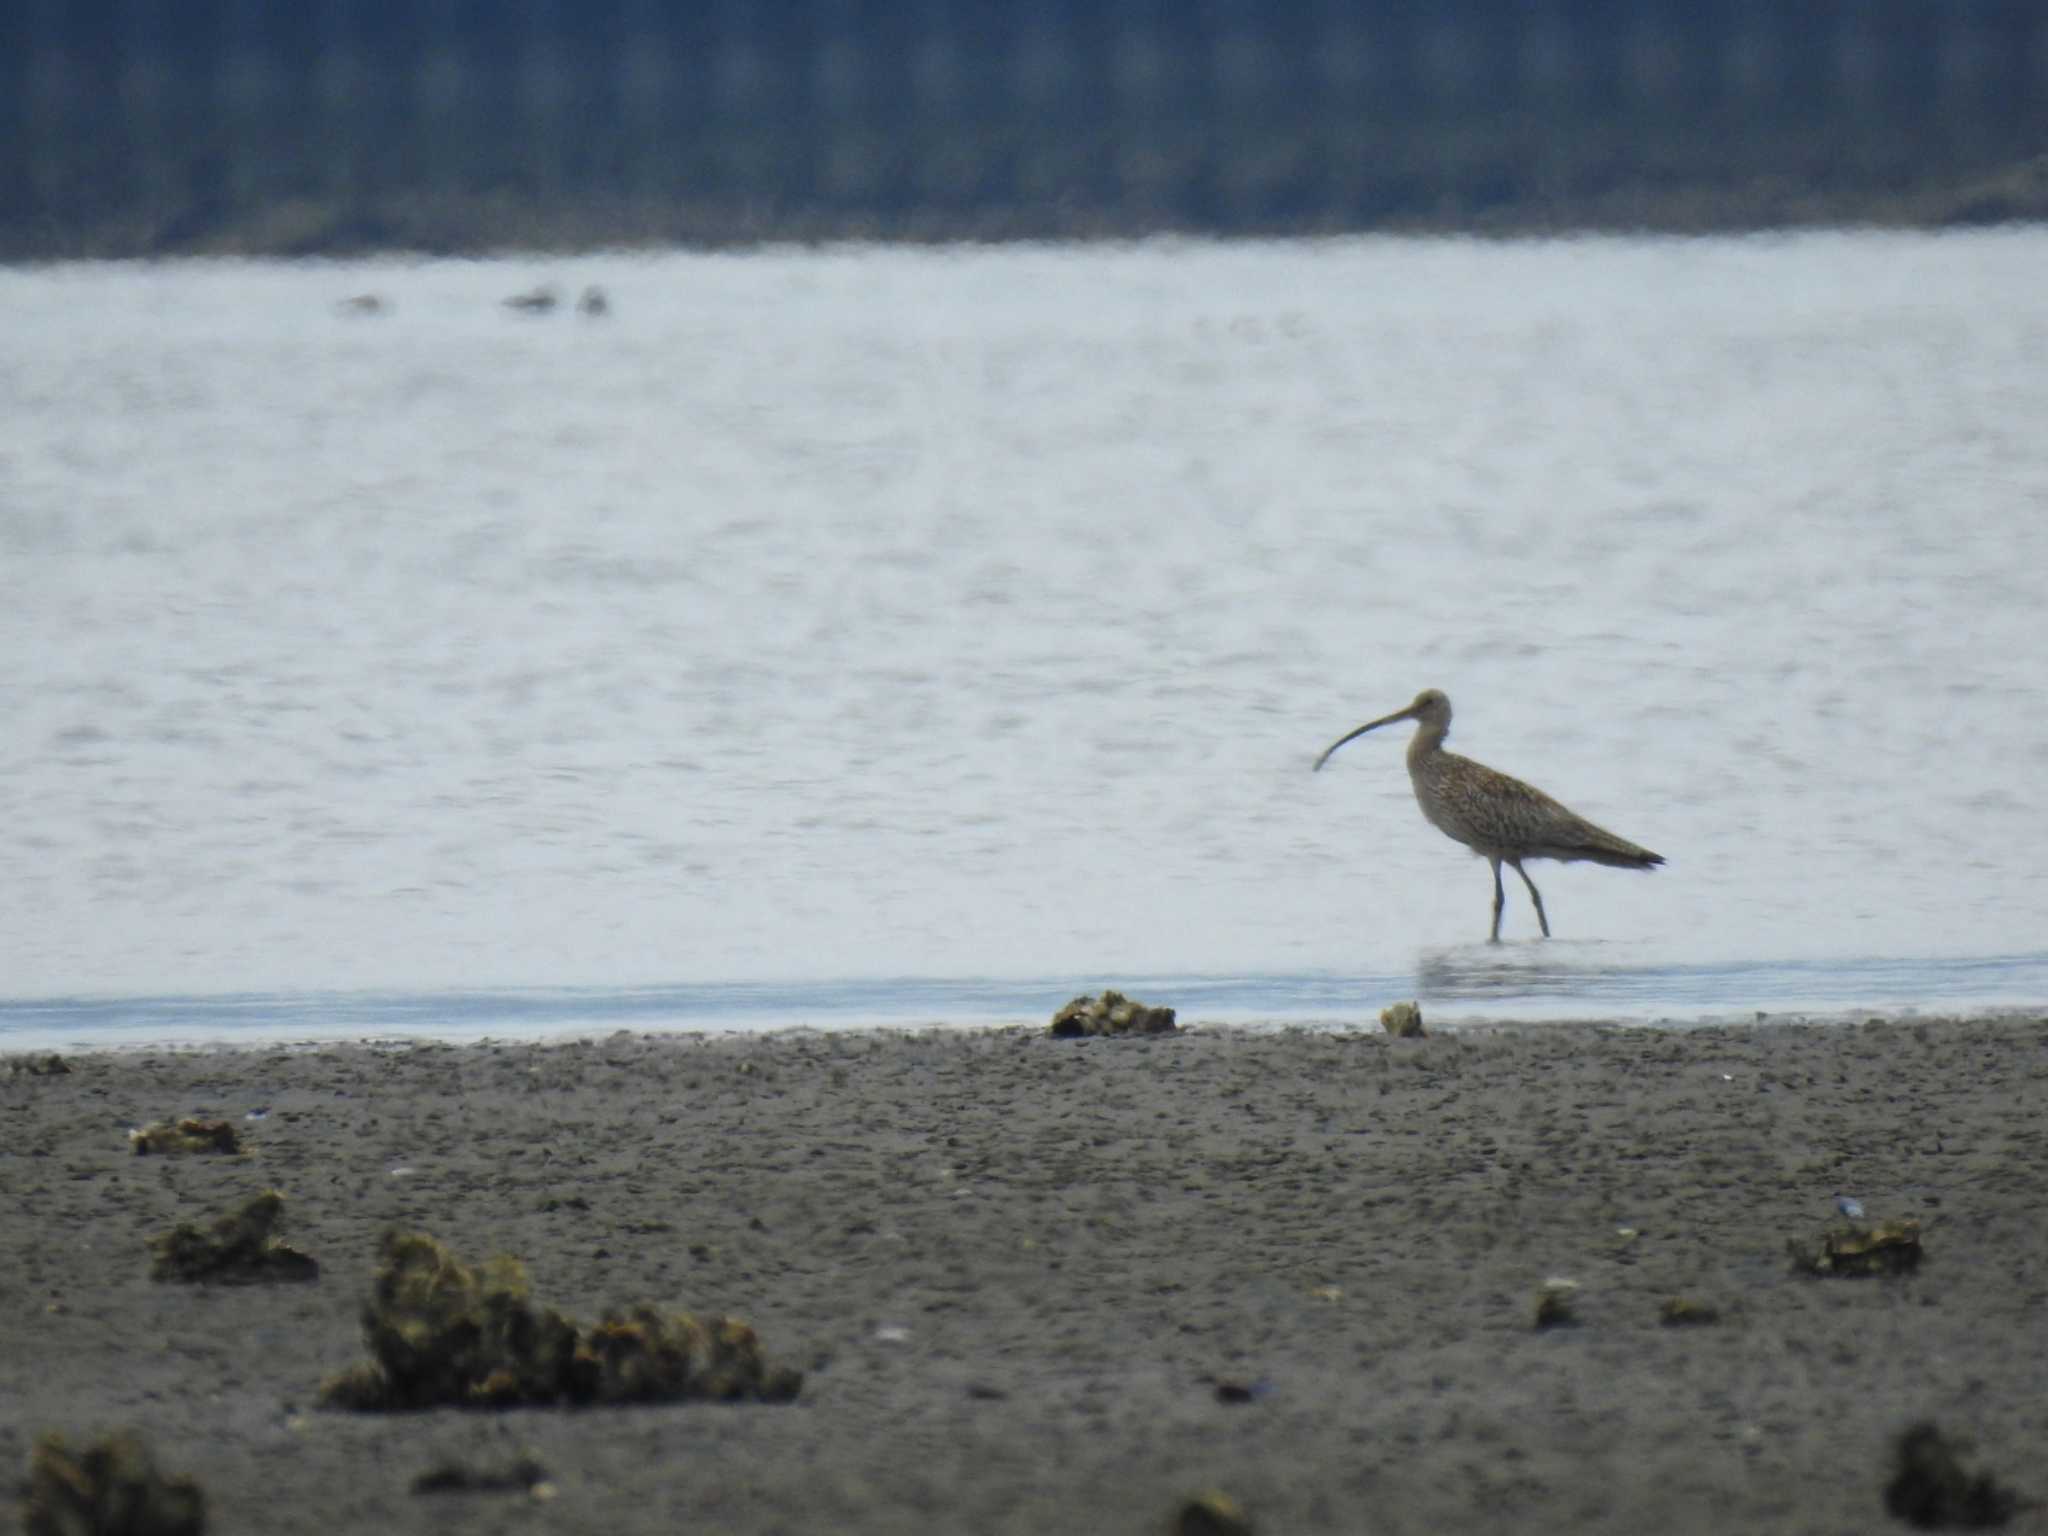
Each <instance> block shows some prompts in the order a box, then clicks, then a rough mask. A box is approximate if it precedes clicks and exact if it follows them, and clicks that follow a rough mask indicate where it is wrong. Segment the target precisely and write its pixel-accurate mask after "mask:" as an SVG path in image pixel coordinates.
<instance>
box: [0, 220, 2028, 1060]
mask: <svg viewBox="0 0 2048 1536" xmlns="http://www.w3.org/2000/svg"><path fill="white" fill-rule="evenodd" d="M2044 260H2048V231H2027V232H2008V233H1986V234H1970V235H1949V236H1939V237H1930V236H1894V235H1868V234H1858V235H1812V236H1802V237H1799V238H1794V239H1758V240H1715V241H1695V242H1680V241H1613V240H1606V241H1573V242H1551V243H1517V244H1493V245H1479V244H1470V243H1459V242H1419V241H1418V242H1400V241H1345V242H1335V243H1318V244H1278V245H1266V246H1252V245H1236V246H1201V245H1175V244H1162V245H1146V246H1140V247H1135V248H1122V249H1116V248H1076V249H1062V248H1002V249H991V250H986V251H972V252H967V251H895V250H877V251H861V250H839V251H824V252H794V251H792V252H780V253H773V252H771V253H767V254H754V255H743V256H675V257H668V258H662V259H658V260H648V259H631V258H625V257H616V258H590V259H586V260H581V261H576V262H550V263H530V262H521V261H508V262H492V263H454V262H448V263H427V264H384V265H347V266H331V265H296V266H290V265H275V264H271V265H261V264H259V265H250V264H196V265H195V264H180V265H172V266H163V267H134V266H89V267H74V268H54V269H41V270H17V271H7V272H0V335H5V336H6V337H7V340H8V345H7V346H6V347H5V348H4V349H0V655H4V656H5V658H6V661H7V666H6V667H5V669H4V673H0V712H4V716H5V718H6V719H7V721H8V723H9V725H8V730H7V732H6V735H5V738H4V744H0V805H4V806H5V807H6V814H5V816H4V818H0V867H4V868H5V870H6V871H7V878H6V880H4V881H0V998H5V999H11V1000H10V1001H0V1038H7V1037H9V1036H13V1037H16V1038H22V1039H25V1038H27V1037H28V1035H29V1033H30V1032H32V1031H33V1032H36V1033H38V1034H41V1033H46V1032H52V1031H53V1032H54V1033H55V1034H57V1035H66V1034H67V1033H68V1034H69V1035H72V1036H93V1037H97V1036H98V1032H101V1031H104V1032H106V1037H107V1038H112V1036H113V1035H114V1034H122V1033H127V1034H136V1033H141V1034H147V1033H150V1032H152V1031H155V1032H158V1033H164V1034H178V1035H193V1034H197V1035H204V1034H207V1033H215V1032H220V1033H244V1032H246V1031H247V1030H250V1029H253V1030H254V1031H256V1032H257V1033H259V1034H274V1035H284V1034H294V1033H297V1034H306V1033H312V1034H317V1033H321V1032H334V1033H354V1032H359V1031H360V1032H369V1033H384V1032H398V1031H399V1030H400V1027H401V1026H403V1025H405V1024H406V1022H407V1021H410V1022H411V1026H412V1027H413V1028H414V1029H415V1030H416V1031H417V1032H427V1031H429V1030H431V1029H445V1030H452V1031H454V1032H457V1033H473V1034H474V1033H490V1032H493V1031H497V1030H508V1029H513V1028H517V1027H521V1025H522V1021H525V1025H526V1026H528V1027H540V1024H539V1023H536V1021H544V1022H546V1024H547V1025H548V1026H549V1027H584V1026H586V1025H588V1026H591V1027H610V1025H611V1024H612V1023H629V1024H632V1025H634V1026H635V1027H638V1026H639V1025H641V1024H643V1023H670V1024H680V1025H684V1026H688V1025H690V1024H693V1023H699V1022H707V1021H721V1022H724V1021H734V1020H737V1021H740V1022H746V1021H748V1020H751V1019H769V1020H772V1021H773V1022H778V1023H780V1022H802V1021H805V1020H807V1019H808V1020H814V1021H815V1020H825V1021H830V1020H832V1019H839V1018H859V1019H861V1020H863V1021H866V1020H872V1019H883V1020H889V1019H894V1020H908V1019H921V1018H936V1017H947V1018H951V1017H963V1018H980V1017H994V1016H1002V1017H1031V1018H1037V1017H1043V1016H1044V1015H1045V1014H1046V1013H1048V1012H1049V1011H1050V1009H1051V1008H1052V1007H1053V1006H1055V1005H1056V1004H1057V1003H1058V1002H1059V1001H1061V1000H1063V999H1064V997H1065V996H1067V995H1069V994H1071V993H1073V992H1076V991H1080V990H1084V989H1091V990H1092V989H1093V988H1094V987H1095V986H1097V985H1099V984H1100V983H1101V982H1102V981H1104V980H1105V979H1109V978H1116V977H1123V978H1128V979H1130V981H1131V985H1132V986H1133V987H1134V988H1140V989H1143V995H1148V996H1149V995H1151V993H1154V992H1157V993H1159V994H1161V996H1160V999H1159V1000H1162V1001H1168V1002H1173V1003H1176V1004H1177V1005H1179V1006H1181V1007H1182V1009H1183V1012H1184V1013H1188V1014H1190V1015H1201V1016H1206V1015H1210V1014H1213V1015H1215V1016H1219V1017H1236V1016H1242V1017H1345V1018H1355V1017H1358V1016H1359V1015H1361V1014H1364V1013H1369V1012H1371V1011H1374V1010H1376V1009H1377V1007H1378V1006H1379V1004H1380V1003H1382V1002H1384V1001H1386V1000H1388V997H1389V994H1390V993H1392V994H1398V995H1420V996H1422V998H1423V999H1424V1001H1425V1003H1428V1004H1435V1005H1437V1007H1438V1009H1439V1011H1440V1012H1441V1011H1444V1010H1448V1011H1449V1012H1450V1013H1452V1014H1470V1015H1480V1014H1484V1015H1488V1016H1492V1015H1500V1014H1516V1013H1533V1014H1537V1015H1544V1014H1552V1013H1579V1014H1582V1015H1583V1014H1587V1013H1598V1014H1601V1015H1613V1016H1622V1017H1642V1018H1656V1017H1693V1016H1702V1015H1714V1014H1730V1013H1734V1014H1744V1015H1746V1014H1747V1012H1748V1011H1749V1010H1751V1009H1755V1008H1765V1009H1779V1010H1783V1009H1800V1008H1809V1009H1816V1010H1822V1009H1842V1010H1848V1009H1861V1008H1866V1007H1870V1008H1879V1009H1897V1008H1903V1007H1909V1006H1921V1007H1929V1008H1933V1007H1957V1006H1981V1005H1986V1004H2029V1003H2038V1002H2040V1001H2041V1000H2042V999H2043V998H2044V997H2048V985H2044V982H2048V948H2044V945H2043V940H2042V915H2043V912H2044V907H2048V900H2044V897H2048V891H2044V886H2043V881H2044V879H2048V875H2044V873H2043V872H2042V870H2041V868H2040V867H2039V865H2038V862H2037V861H2036V860H2035V858H2034V850H2033V847H2032V843H2033V841H2034V840H2035V838H2034V834H2035V830H2036V829H2037V828H2039V827H2040V826H2041V825H2043V824H2044V815H2043V810H2044V808H2043V805H2042V794H2041V790H2040V785H2041V784H2042V782H2043V779H2044V772H2043V770H2044V769H2048V723H2044V721H2048V709H2044V707H2043V706H2044V704H2048V685H2044V680H2043V674H2042V669H2041V668H2040V666H2039V664H2038V662H2037V661H2036V660H2035V656H2036V654H2037V651H2038V650H2039V640H2040V638H2041V634H2042V628H2043V624H2042V620H2041V619H2040V617H2039V615H2040V613H2041V611H2042V609H2041V605H2042V600H2043V598H2044V596H2048V592H2044V586H2048V583H2044V579H2043V577H2042V575H2041V572H2042V571H2043V570H2048V517H2044V515H2043V514H2044V512H2048V443H2044V439H2043V435H2042V434H2041V432H2040V430H2039V424H2040V422H2041V421H2043V420H2048V370H2044V369H2043V368H2042V367H2041V365H2040V362H2039V359H2040V358H2042V357H2044V356H2048V292H2044V290H2043V289H2042V287H2041V285H2040V284H2039V282H2038V280H2037V274H2038V272H2039V271H2040V270H2041V268H2042V265H2043V262H2044ZM541 279H549V280H552V281H554V282H556V283H558V284H559V285H561V286H562V287H563V289H564V290H565V291H567V292H573V291H574V290H575V289H576V288H578V287H579V286H581V285H582V284H583V283H585V282H600V283H602V284H604V285H605V286H606V287H607V288H608V289H609V291H610V293H611V296H612V299H613V307H614V313H613V314H612V315H611V316H610V317H609V318H608V319H605V320H584V319H581V318H580V317H578V316H576V315H574V314H571V313H568V312H567V311H566V308H565V309H564V310H563V311H561V312H558V313H556V314H553V315H549V316H543V317H531V316H522V315H515V314H512V313H510V312H508V311H506V310H505V309H503V308H502V307H501V306H500V304H499V302H498V301H499V299H500V298H502V297H503V296H504V295H505V294H507V293H510V292H512V291H514V290H515V289H520V288H524V287H526V286H528V285H529V284H531V283H532V282H534V281H537V280H541ZM362 291H375V292H377V293H380V294H381V295H383V296H384V298H385V299H386V300H387V302H388V304H389V305H390V311H389V313H387V314H384V315H381V316H377V317H365V316H359V315H349V314H344V313H341V312H339V311H338V310H337V309H336V307H335V306H336V301H337V300H340V299H342V298H344V297H345V296H347V295H349V294H352V293H356V292H362ZM1424 686H1437V687H1441V688H1444V689H1445V690H1447V691H1448V692H1449V693H1450V694H1451V696H1452V698H1453V699H1454V700H1455V701H1456V705H1457V711H1458V718H1457V724H1456V726H1455V728H1454V731H1453V737H1452V745H1453V747H1454V748H1455V749H1458V750H1462V751H1465V752H1468V753H1470V754H1471V755H1473V756H1475V757H1478V758H1480V759H1481V760H1482V761H1485V762H1488V763H1491V764H1493V765H1494V766H1496V767H1499V768H1502V769H1505V770H1506V771H1508V772H1511V773H1515V774H1518V775H1521V776H1523V777H1526V778H1528V779H1530V780H1532V781H1534V782H1536V783H1538V784H1540V785H1542V786H1543V787H1544V788H1545V789H1548V790H1549V791H1550V792H1551V793H1553V794H1555V795H1557V796H1558V797H1559V798H1561V799H1563V800H1564V801H1565V802H1566V803H1567V804H1569V805H1571V806H1572V807H1574V808H1575V809H1577V810H1579V811H1581V812H1583V813H1585V814H1587V815H1589V816H1591V817H1593V818H1594V819H1595V820H1598V821H1600V822H1602V823H1604V824H1606V825H1608V826H1610V827H1612V828H1613V829H1614V830H1616V831H1618V832H1620V833H1622V834H1624V835H1625V836H1628V837H1630V838H1633V839H1635V840H1637V841H1640V842H1643V843H1645V844H1647V845H1649V846H1650V847H1652V848H1655V849H1657V850H1658V851H1659V852H1661V853H1663V854H1664V855H1665V856H1666V857H1667V858H1668V859H1669V860H1670V863H1669V865H1668V866H1667V867H1666V868H1665V869H1664V870H1661V871H1659V872H1657V873H1656V874H1654V875H1640V874H1632V873H1625V872H1620V871H1615V870H1608V869H1601V868H1591V867H1586V866H1569V867H1563V868H1560V867H1558V866H1555V865H1547V864H1538V865H1535V866H1532V870H1531V872H1532V874H1533V875H1534V877H1535V878H1536V880H1537V882H1538V884H1539V885H1540V886H1541V887H1542V889H1543V891H1544V895H1545V900H1546V904H1547V905H1548V907H1549V910H1550V915H1551V920H1552V925H1553V928H1554V929H1555V931H1556V933H1557V935H1558V937H1557V939H1555V940H1553V941H1552V942H1551V943H1550V944H1548V945H1543V944H1541V943H1538V942H1532V941H1531V940H1532V935H1533V932H1534V921H1533V913H1532V912H1531V911H1530V910H1529V908H1528V906H1527V904H1526V897H1525V894H1524V893H1523V892H1522V891H1521V890H1520V889H1519V888H1518V887H1517V885H1516V882H1514V881H1513V880H1512V879H1511V880H1510V881H1509V897H1508V900H1509V905H1508V911H1507V919H1506V927H1505V930H1504V932H1505V937H1506V938H1507V939H1508V941H1509V942H1508V943H1507V944H1506V945H1504V946H1502V947H1500V948H1498V949H1490V948H1489V947H1487V946H1486V945H1485V944H1483V943H1482V942H1479V941H1481V940H1483V939H1484V937H1485V932H1486V924H1487V919H1488V915H1489V905H1490V899H1491V886H1490V882H1489V879H1488V875H1487V871H1486V867H1485V865H1484V864H1483V863H1480V862H1478V861H1476V860H1473V859H1472V858H1471V857H1470V856H1469V855H1467V854H1465V853H1464V851H1463V850H1462V849H1460V848H1458V847H1457V846H1456V845H1454V844H1452V843H1450V842H1448V841H1447V840H1445V839H1444V838H1443V837H1442V836H1441V835H1440V834H1438V833H1437V832H1435V831H1434V830H1433V829H1431V828H1430V827H1429V826H1428V825H1427V824H1426V823H1425V822H1423V820H1422V818H1421V817H1420V816H1419V815H1418V814H1417V812H1416V810H1415V807H1414V804H1413V801H1412V799H1411V797H1410V794H1409V789H1408V784H1407V779H1406V775H1405V773H1404V771H1403V769H1402V763H1401V748H1402V735H1403V733H1402V732H1398V731H1390V732H1387V733H1384V734H1375V735H1372V736H1367V737H1365V738H1362V739H1361V740H1359V741H1357V742H1354V743H1352V744H1351V745H1350V746H1348V747H1346V748H1345V750H1344V751H1343V752H1342V753H1341V754H1339V755H1338V756H1337V757H1336V758H1333V759H1332V761H1331V763H1330V766H1329V767H1328V768H1327V769H1326V770H1325V771H1324V772H1322V773H1320V774H1315V775H1311V774H1310V773H1309V771H1308V770H1309V765H1310V763H1311V762H1312V761H1313V760H1314V758H1315V756H1316V754H1317V753H1318V752H1319V751H1320V750H1321V749H1322V748H1323V747H1324V746H1326V745H1327V744H1328V743H1329V742H1330V741H1332V740H1334V739H1335V738H1336V737H1337V736H1338V735H1340V734H1341V733H1342V732H1344V731H1345V730H1348V729H1349V728H1350V727H1352V726H1353V725H1355V724H1357V723H1358V722H1359V721H1361V720H1363V719H1366V718H1369V717H1371V716H1373V715H1377V714H1381V713H1384V712H1385V711H1387V710H1389V709H1392V708H1395V707H1397V706H1399V705H1400V704H1402V703H1405V702H1406V700H1407V699H1408V698H1409V697H1410V696H1411V695H1413V694H1414V693H1415V692H1416V690H1418V689H1419V688H1421V687H1424ZM67 999H68V1000H70V1001H65V1000H67ZM763 1000H765V1001H763ZM565 1021H566V1022H565ZM387 1026H389V1027H388V1028H387Z"/></svg>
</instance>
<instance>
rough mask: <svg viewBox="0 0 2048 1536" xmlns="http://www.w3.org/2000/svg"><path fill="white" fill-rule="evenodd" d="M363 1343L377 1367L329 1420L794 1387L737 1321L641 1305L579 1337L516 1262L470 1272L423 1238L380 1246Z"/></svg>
mask: <svg viewBox="0 0 2048 1536" xmlns="http://www.w3.org/2000/svg"><path fill="white" fill-rule="evenodd" d="M363 1336H364V1338H365V1340H366V1341H367V1342H368V1344H369V1347H370V1353H371V1356H372V1359H371V1360H369V1361H367V1362H365V1363H363V1364H360V1365H356V1366H352V1367H351V1368H349V1369H348V1370H346V1371H343V1372H342V1373H340V1374H339V1375H337V1376H333V1377H330V1378H329V1379H328V1381H327V1382H326V1384H325V1385H324V1386H323V1387H322V1388H321V1398H322V1400H323V1401H325V1402H326V1403H327V1404H328V1405H329V1406H331V1407H337V1408H348V1409H354V1410H356V1411H358V1412H375V1411H391V1412H397V1411H403V1410H407V1409H413V1408H430V1407H439V1406H453V1407H464V1408H513V1407H519V1406H526V1405H536V1406H538V1405H546V1404H552V1403H575V1404H588V1403H665V1402H681V1401H686V1400H702V1399H708V1400H712V1401H717V1402H739V1401H745V1400H753V1401H757V1402H788V1401H790V1400H792V1399H794V1398H795V1397H796V1395H797V1393H798V1392H799V1391H800V1390H801V1388H802V1386H803V1377H802V1375H801V1374H800V1373H798V1372H796V1371H793V1370H790V1369H789V1368H787V1367H783V1366H773V1367H771V1366H770V1365H769V1364H768V1362H767V1360H766V1359H765V1358H764V1356H763V1353H762V1350H761V1342H760V1340H759V1338H758V1337H757V1336H756V1335H755V1333H754V1330H753V1329H752V1328H751V1327H749V1326H748V1325H747V1324H746V1323H744V1322H742V1321H740V1319H738V1318H736V1317H699V1316H697V1315H695V1314H693V1313H688V1312H662V1311H659V1310H658V1309H656V1308H654V1307H651V1306H646V1305H637V1306H632V1307H628V1308H626V1309H624V1310H623V1311H616V1310H615V1311H612V1312H608V1313H606V1314H605V1316H604V1318H603V1320H602V1321H600V1322H599V1323H598V1324H597V1325H596V1326H595V1327H592V1328H588V1329H585V1328H582V1327H579V1326H578V1325H577V1324H576V1323H575V1322H573V1321H572V1320H570V1319H569V1318H567V1317H565V1316H564V1315H563V1314H561V1313H560V1312H557V1311H556V1310H554V1309H553V1308H552V1307H545V1308H543V1307H535V1306H534V1305H533V1304H532V1302H531V1300H530V1299H529V1296H528V1287H527V1282H526V1267H525V1266H524V1265H523V1264H521V1263H520V1262H519V1261H518V1260H517V1259H515V1258H511V1257H509V1256H507V1255H503V1254H501V1255H499V1256H498V1257H496V1258H493V1259H489V1260H486V1261H485V1262H484V1263H483V1264H482V1265H480V1266H477V1267H475V1268H471V1267H470V1266H469V1265H466V1264H464V1263H462V1262H461V1260H459V1259H457V1258H456V1257H455V1255H454V1254H453V1253H452V1252H451V1251H450V1250H449V1249H448V1248H446V1247H445V1246H444V1245H442V1244H441V1243H439V1242H437V1241H436V1240H435V1239H434V1238H432V1237H429V1236H427V1235H426V1234H425V1233H422V1232H392V1233H389V1234H387V1235H386V1237H385V1239H384V1262H383V1264H382V1265H381V1266H380V1267H379V1269H378V1271H377V1277H376V1280H375V1282H374V1284H373V1287H372V1291H371V1296H370V1299H369V1301H368V1302H367V1303H366V1304H365V1306H364V1308H363Z"/></svg>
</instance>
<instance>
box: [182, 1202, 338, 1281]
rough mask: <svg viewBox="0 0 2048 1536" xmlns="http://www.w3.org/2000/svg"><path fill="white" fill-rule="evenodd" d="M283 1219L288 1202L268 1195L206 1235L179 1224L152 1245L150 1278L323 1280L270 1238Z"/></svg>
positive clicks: (298, 1256) (230, 1215)
mask: <svg viewBox="0 0 2048 1536" xmlns="http://www.w3.org/2000/svg"><path fill="white" fill-rule="evenodd" d="M283 1213H284V1196H283V1195H281V1194H279V1193H278V1192H277V1191H276V1190H274V1189H266V1190H265V1191H263V1193H262V1194H260V1195H254V1196H251V1197H250V1198H249V1199H247V1200H245V1201H243V1202H242V1203H241V1204H240V1205H238V1206H236V1207H235V1208H234V1209H233V1210H231V1211H229V1212H228V1213H227V1214H226V1215H225V1216H222V1217H219V1218H218V1219H217V1220H215V1221H214V1223H213V1225H212V1226H211V1227H210V1228H208V1229H206V1230H204V1231H202V1230H201V1229H200V1228H198V1227H196V1226H194V1225H192V1223H190V1222H180V1223H178V1225H177V1226H175V1227H173V1228H171V1229H170V1230H169V1231H168V1232H160V1233H158V1234H157V1235H156V1236H155V1237H152V1238H151V1239H150V1240H149V1251H150V1252H151V1253H152V1254H154V1255H155V1256H156V1258H155V1262H153V1263H152V1264H151V1265H150V1268H149V1278H150V1279H152V1280H185V1281H217V1282H225V1283H229V1284H237V1283H241V1284H246V1283H248V1282H251V1281H260V1280H317V1279H319V1278H320V1266H319V1265H318V1264H317V1263H315V1262H314V1261H313V1260H312V1259H311V1258H309V1257H308V1256H307V1255H305V1254H303V1253H301V1252H299V1250H298V1249H296V1248H293V1247H290V1246H288V1245H287V1244H285V1243H283V1242H281V1241H279V1240H278V1239H277V1238H276V1237H274V1236H272V1235H271V1229H272V1228H273V1227H275V1226H276V1225H277V1220H278V1217H279V1216H281V1215H282V1214H283Z"/></svg>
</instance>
